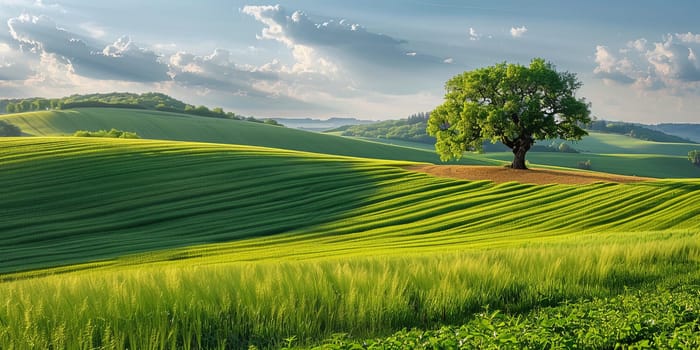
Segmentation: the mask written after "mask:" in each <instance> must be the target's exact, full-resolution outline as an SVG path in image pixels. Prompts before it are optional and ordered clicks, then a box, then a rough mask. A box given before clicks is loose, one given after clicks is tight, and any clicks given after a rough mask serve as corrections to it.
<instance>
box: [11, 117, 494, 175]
mask: <svg viewBox="0 0 700 350" xmlns="http://www.w3.org/2000/svg"><path fill="white" fill-rule="evenodd" d="M0 120H4V121H7V122H9V123H12V124H14V125H16V126H18V127H20V128H21V129H22V131H23V132H24V133H25V134H27V135H32V136H60V135H72V134H73V133H74V132H75V131H76V130H92V131H95V130H109V129H111V128H116V129H120V130H124V131H130V132H136V133H137V134H138V135H139V136H140V137H142V138H148V139H162V140H178V141H196V142H211V143H228V144H242V145H252V146H263V147H273V148H284V149H290V150H299V151H306V152H316V153H325V154H335V155H344V156H355V157H366V158H379V159H393V160H410V161H418V162H439V158H438V156H437V155H435V153H434V152H430V151H425V150H417V149H411V148H405V147H394V146H388V145H385V144H381V143H377V142H369V141H358V140H352V139H348V138H343V137H339V136H333V135H325V134H318V133H312V132H306V131H301V130H295V129H289V128H280V127H275V126H270V125H264V124H261V123H251V122H247V121H240V120H229V119H217V118H206V117H199V116H192V115H185V114H177V113H169V112H161V111H151V110H128V109H117V108H80V109H74V110H58V111H41V112H29V113H20V114H10V115H2V116H0ZM461 163H464V164H493V163H494V162H493V161H489V160H470V159H464V160H463V161H461Z"/></svg>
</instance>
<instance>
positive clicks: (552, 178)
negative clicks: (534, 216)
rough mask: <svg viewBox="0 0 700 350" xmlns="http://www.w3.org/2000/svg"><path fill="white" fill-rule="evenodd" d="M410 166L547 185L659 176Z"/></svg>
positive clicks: (468, 177) (443, 173) (475, 177)
mask: <svg viewBox="0 0 700 350" xmlns="http://www.w3.org/2000/svg"><path fill="white" fill-rule="evenodd" d="M407 169H408V170H413V171H418V172H422V173H427V174H430V175H433V176H440V177H449V178H455V179H465V180H473V181H474V180H490V181H493V182H495V183H503V182H510V181H516V182H520V183H528V184H537V185H547V184H567V185H583V184H591V183H595V182H617V183H629V182H639V181H654V180H656V179H654V178H649V177H639V176H625V175H614V174H605V173H588V172H583V171H565V170H550V169H530V170H516V169H511V168H506V167H501V166H471V165H416V166H410V167H407Z"/></svg>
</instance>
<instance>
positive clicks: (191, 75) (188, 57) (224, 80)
mask: <svg viewBox="0 0 700 350" xmlns="http://www.w3.org/2000/svg"><path fill="white" fill-rule="evenodd" d="M169 63H170V68H171V70H170V75H171V76H172V77H173V80H174V81H176V82H178V83H179V84H181V85H184V86H196V87H202V88H205V87H206V88H209V89H218V90H228V91H234V92H236V93H238V94H245V95H251V94H260V92H258V91H255V89H253V88H252V87H251V86H252V85H253V84H254V83H255V82H257V81H262V80H275V79H277V75H276V74H275V73H274V72H271V71H263V70H261V69H259V68H256V67H247V66H241V65H238V64H236V63H235V62H233V60H232V59H231V53H230V52H229V51H228V50H225V49H216V50H214V52H213V53H212V54H210V55H206V56H197V55H194V54H190V53H187V52H178V53H176V54H174V55H172V56H170V62H169Z"/></svg>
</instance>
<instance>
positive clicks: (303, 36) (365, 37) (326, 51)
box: [241, 5, 443, 76]
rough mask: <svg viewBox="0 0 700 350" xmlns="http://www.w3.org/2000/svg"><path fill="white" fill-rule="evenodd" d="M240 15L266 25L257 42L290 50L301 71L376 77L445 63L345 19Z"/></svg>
mask: <svg viewBox="0 0 700 350" xmlns="http://www.w3.org/2000/svg"><path fill="white" fill-rule="evenodd" d="M241 12H242V13H244V14H248V15H250V16H253V17H254V18H255V19H256V20H257V21H259V22H261V23H263V24H264V25H265V27H264V28H263V29H262V31H261V34H260V35H259V36H258V38H260V39H268V40H276V41H278V42H280V43H283V44H285V45H286V46H287V47H289V48H291V49H292V53H293V55H294V57H295V59H296V60H297V65H299V68H308V69H309V70H315V71H318V72H322V73H329V74H332V73H337V72H338V69H339V66H343V68H346V69H347V68H350V69H353V70H355V71H358V72H361V71H365V70H372V73H371V74H372V75H375V76H376V73H377V70H376V68H378V67H380V68H381V69H384V70H387V69H388V70H401V69H406V68H415V67H420V66H423V67H425V66H426V65H430V64H432V65H436V66H437V65H440V64H441V63H442V61H443V59H441V58H438V57H434V56H431V55H426V54H422V53H420V52H416V51H413V50H409V49H408V48H407V47H406V46H407V44H408V43H407V42H406V41H405V40H401V39H396V38H393V37H391V36H388V35H385V34H379V33H374V32H371V31H369V30H367V29H366V28H364V27H363V26H361V25H360V24H357V23H351V22H350V21H348V20H345V19H340V20H338V19H328V20H313V19H312V18H311V17H310V16H308V15H307V14H305V13H304V12H301V11H294V12H291V13H290V12H288V11H287V10H286V9H284V8H283V7H281V6H279V5H276V6H245V7H243V8H242V9H241ZM300 53H303V54H300ZM373 68H375V69H373Z"/></svg>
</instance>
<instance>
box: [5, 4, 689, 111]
mask: <svg viewBox="0 0 700 350" xmlns="http://www.w3.org/2000/svg"><path fill="white" fill-rule="evenodd" d="M699 13H700V2H698V1H696V0H676V1H672V2H671V1H667V2H664V1H656V0H654V1H652V0H639V1H609V0H605V1H603V0H590V1H576V2H574V1H558V0H531V1H521V0H504V1H498V0H489V1H481V0H478V1H476V0H463V1H457V0H445V1H438V0H400V1H399V0H353V1H337V0H325V1H321V0H297V1H281V0H279V1H273V2H270V1H252V0H251V1H238V0H235V1H234V0H231V1H224V0H203V1H175V0H168V1H165V0H149V1H143V0H139V1H135V0H120V1H101V0H94V1H89V2H88V1H84V0H65V1H62V0H0V98H17V97H30V96H42V97H62V96H67V95H71V94H75V93H95V92H113V91H120V92H139V93H140V92H148V91H156V92H163V93H166V94H169V95H171V96H173V97H175V98H178V99H181V100H183V101H185V102H187V103H191V104H195V105H200V104H203V105H206V106H209V107H223V108H224V109H225V110H227V111H232V112H235V113H237V114H242V115H247V116H256V117H313V118H329V117H356V118H360V119H371V120H380V119H396V118H403V117H406V116H408V115H410V114H413V113H417V112H425V111H430V110H432V109H433V108H435V107H436V106H437V105H439V104H440V103H441V102H442V99H443V96H444V83H445V82H446V81H447V80H448V79H449V78H451V77H452V76H454V75H456V74H459V73H461V72H463V71H468V70H472V69H475V68H479V67H485V66H489V65H493V64H495V63H500V62H509V63H519V64H528V63H529V62H530V60H531V59H532V58H535V57H542V58H544V59H546V60H547V61H550V62H551V63H553V64H554V65H555V66H556V67H557V69H558V70H561V71H570V72H574V73H576V74H577V76H578V78H579V79H580V80H581V82H582V83H583V87H582V88H581V89H580V90H579V91H578V93H577V95H578V96H579V97H584V98H586V100H588V101H589V102H590V103H591V110H592V113H593V115H594V116H596V117H597V118H599V119H606V120H621V121H629V122H642V123H651V124H656V123H669V122H691V123H700V57H698V56H700V21H698V20H697V16H698V14H699Z"/></svg>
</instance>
